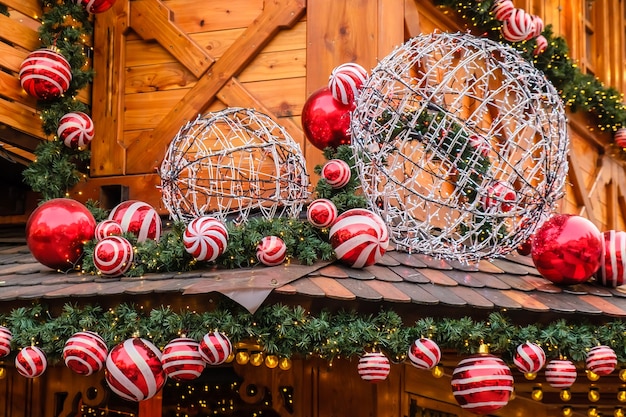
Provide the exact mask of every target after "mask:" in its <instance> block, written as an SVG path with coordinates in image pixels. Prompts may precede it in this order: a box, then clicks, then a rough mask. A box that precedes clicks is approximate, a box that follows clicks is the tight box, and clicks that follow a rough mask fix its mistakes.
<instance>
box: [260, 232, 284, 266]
mask: <svg viewBox="0 0 626 417" xmlns="http://www.w3.org/2000/svg"><path fill="white" fill-rule="evenodd" d="M286 257H287V245H286V244H285V242H284V241H283V240H282V239H281V238H279V237H278V236H266V237H264V238H263V239H261V241H260V242H259V244H258V245H257V247H256V258H257V259H258V260H259V262H261V263H262V264H263V265H265V266H276V265H280V264H282V263H283V262H285V258H286Z"/></svg>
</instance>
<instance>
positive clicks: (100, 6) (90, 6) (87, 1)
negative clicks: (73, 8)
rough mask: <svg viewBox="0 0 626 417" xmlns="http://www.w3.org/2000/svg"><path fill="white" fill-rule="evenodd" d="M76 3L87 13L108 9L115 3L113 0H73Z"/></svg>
mask: <svg viewBox="0 0 626 417" xmlns="http://www.w3.org/2000/svg"><path fill="white" fill-rule="evenodd" d="M75 1H76V4H80V5H82V6H83V8H84V9H85V11H87V13H92V14H95V13H102V12H106V11H107V10H109V9H110V8H111V7H113V5H114V4H115V0H75Z"/></svg>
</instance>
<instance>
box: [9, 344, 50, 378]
mask: <svg viewBox="0 0 626 417" xmlns="http://www.w3.org/2000/svg"><path fill="white" fill-rule="evenodd" d="M47 368H48V360H47V359H46V354H45V353H44V352H43V350H41V349H39V348H38V347H37V346H26V347H25V348H23V349H22V350H20V351H19V352H18V353H17V356H16V357H15V369H17V372H19V374H20V375H22V376H24V377H26V378H35V377H38V376H40V375H42V374H43V373H44V372H46V369H47Z"/></svg>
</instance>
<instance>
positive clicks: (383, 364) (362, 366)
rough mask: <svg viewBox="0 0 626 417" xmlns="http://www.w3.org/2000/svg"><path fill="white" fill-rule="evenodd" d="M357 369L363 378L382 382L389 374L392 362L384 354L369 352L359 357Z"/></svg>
mask: <svg viewBox="0 0 626 417" xmlns="http://www.w3.org/2000/svg"><path fill="white" fill-rule="evenodd" d="M357 370H358V372H359V375H360V376H361V379H363V380H365V381H369V382H380V381H384V380H385V379H387V377H388V376H389V372H390V371H391V364H390V362H389V359H388V358H387V357H386V356H385V355H384V354H382V353H380V352H368V353H366V354H365V355H363V356H361V357H360V358H359V364H358V366H357Z"/></svg>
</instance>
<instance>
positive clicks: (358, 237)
mask: <svg viewBox="0 0 626 417" xmlns="http://www.w3.org/2000/svg"><path fill="white" fill-rule="evenodd" d="M381 225H382V226H381ZM328 237H329V239H330V244H331V246H332V247H333V249H334V250H335V255H336V256H337V259H339V260H340V261H341V262H343V263H345V264H347V265H349V266H351V267H353V268H363V267H365V266H369V265H373V264H375V263H376V262H378V261H380V260H381V258H382V257H383V255H384V254H385V250H386V248H387V246H388V245H389V233H388V231H387V228H386V227H385V225H384V222H383V221H382V219H381V218H380V216H379V215H378V214H376V213H374V212H372V211H370V210H366V209H350V210H347V211H345V212H343V213H341V214H340V215H339V216H338V217H337V220H336V221H335V223H334V224H333V226H332V227H331V228H330V231H329V234H328Z"/></svg>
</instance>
